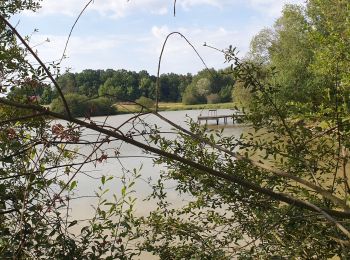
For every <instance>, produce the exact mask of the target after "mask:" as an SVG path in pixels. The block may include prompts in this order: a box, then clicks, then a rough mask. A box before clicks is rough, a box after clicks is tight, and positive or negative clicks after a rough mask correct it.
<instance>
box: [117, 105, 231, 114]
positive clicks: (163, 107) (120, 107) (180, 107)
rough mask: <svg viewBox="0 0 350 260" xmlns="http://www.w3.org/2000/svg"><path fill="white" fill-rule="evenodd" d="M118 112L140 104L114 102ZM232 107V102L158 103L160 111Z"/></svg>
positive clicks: (131, 109)
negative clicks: (196, 103)
mask: <svg viewBox="0 0 350 260" xmlns="http://www.w3.org/2000/svg"><path fill="white" fill-rule="evenodd" d="M115 106H116V108H117V111H118V113H135V112H139V111H140V106H138V105H135V104H125V103H123V104H121V103H117V104H115ZM230 108H234V103H232V102H230V103H218V104H198V105H185V104H182V103H164V102H161V103H159V110H160V111H175V110H195V109H230Z"/></svg>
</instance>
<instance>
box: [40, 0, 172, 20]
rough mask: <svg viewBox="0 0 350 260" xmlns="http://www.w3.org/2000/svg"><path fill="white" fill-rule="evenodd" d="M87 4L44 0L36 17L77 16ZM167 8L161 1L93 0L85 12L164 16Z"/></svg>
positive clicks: (111, 15)
mask: <svg viewBox="0 0 350 260" xmlns="http://www.w3.org/2000/svg"><path fill="white" fill-rule="evenodd" d="M87 3H88V0H45V1H43V2H42V8H41V9H40V10H39V12H38V14H36V15H50V14H63V15H68V16H77V15H78V14H79V12H80V11H81V10H82V9H83V8H84V6H85V5H86V4H87ZM169 8H171V3H170V2H168V1H161V0H141V1H140V0H132V1H127V0H95V1H93V2H92V3H91V4H90V5H89V7H88V9H87V12H89V11H96V12H98V13H99V14H100V15H103V16H108V17H112V18H119V17H124V16H126V15H128V14H130V13H133V12H135V11H144V12H150V13H153V14H159V15H164V14H167V13H168V9H169Z"/></svg>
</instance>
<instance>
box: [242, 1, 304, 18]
mask: <svg viewBox="0 0 350 260" xmlns="http://www.w3.org/2000/svg"><path fill="white" fill-rule="evenodd" d="M245 2H246V4H248V5H249V6H250V7H252V8H254V9H255V10H257V11H259V12H260V13H263V14H266V15H267V16H270V17H278V16H279V15H280V14H281V11H282V8H283V6H284V5H285V4H304V2H305V0H247V1H245Z"/></svg>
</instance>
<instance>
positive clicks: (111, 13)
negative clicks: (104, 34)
mask: <svg viewBox="0 0 350 260" xmlns="http://www.w3.org/2000/svg"><path fill="white" fill-rule="evenodd" d="M87 3H88V0H45V1H43V2H42V8H41V9H40V11H39V12H38V14H34V15H42V14H44V15H49V14H63V15H68V16H77V15H78V14H79V12H80V11H81V10H82V9H83V7H84V6H85V5H86V4H87ZM286 3H296V4H302V3H304V0H182V1H177V5H176V7H177V9H179V8H182V9H184V10H187V11H188V10H190V9H191V8H199V6H201V5H209V6H213V7H216V8H220V9H223V8H227V7H229V6H231V7H232V6H234V5H235V6H238V5H248V6H249V7H251V8H253V9H255V10H257V11H259V12H261V13H263V14H266V15H268V16H271V17H276V16H277V15H278V14H279V13H280V11H281V9H282V7H283V5H284V4H286ZM172 8H173V0H166V1H165V0H130V1H128V0H94V1H93V2H92V3H91V4H90V6H89V7H88V9H87V12H89V11H96V12H98V13H99V14H100V15H102V16H108V17H111V18H120V17H125V16H127V15H130V14H132V13H135V12H139V11H140V12H146V13H152V14H157V15H166V14H169V12H170V10H171V11H172ZM28 14H29V13H28ZM30 14H32V13H30Z"/></svg>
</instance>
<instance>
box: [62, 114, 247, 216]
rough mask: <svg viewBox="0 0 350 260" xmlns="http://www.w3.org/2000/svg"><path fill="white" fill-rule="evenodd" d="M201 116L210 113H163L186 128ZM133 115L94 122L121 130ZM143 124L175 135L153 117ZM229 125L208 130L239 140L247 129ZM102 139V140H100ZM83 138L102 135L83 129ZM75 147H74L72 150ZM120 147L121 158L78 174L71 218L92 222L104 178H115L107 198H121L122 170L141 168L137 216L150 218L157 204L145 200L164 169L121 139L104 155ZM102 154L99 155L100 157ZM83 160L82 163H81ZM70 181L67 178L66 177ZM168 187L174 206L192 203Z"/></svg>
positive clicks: (84, 147) (84, 149)
mask: <svg viewBox="0 0 350 260" xmlns="http://www.w3.org/2000/svg"><path fill="white" fill-rule="evenodd" d="M200 114H202V115H207V114H208V111H207V110H186V111H168V112H161V115H163V116H164V117H166V118H167V119H169V120H171V121H172V122H174V123H176V124H178V125H180V126H182V127H184V128H188V126H187V123H186V121H188V120H189V118H192V119H193V120H195V121H196V120H197V117H198V116H199V115H200ZM217 114H218V115H228V114H232V110H227V109H220V110H218V111H217ZM132 116H133V115H132V114H127V115H115V116H111V117H108V118H106V117H94V118H93V120H94V121H95V122H96V123H101V124H102V123H105V124H106V125H109V126H113V127H118V126H120V125H122V124H124V123H125V122H126V121H127V120H128V119H130V118H131V117H132ZM141 118H142V120H144V122H146V123H147V124H150V125H152V126H153V125H157V126H158V127H159V128H160V129H161V130H162V131H164V132H166V133H165V134H164V135H165V136H166V137H167V138H174V137H175V134H173V133H171V132H174V131H173V127H172V126H170V125H169V124H167V123H166V122H164V121H162V120H161V119H159V118H158V117H156V116H154V115H145V116H142V117H141ZM228 121H229V122H228V124H227V125H224V121H223V119H221V121H220V122H219V125H216V121H214V120H213V121H210V122H208V124H209V125H208V127H209V128H223V129H224V130H223V131H224V132H223V134H224V135H226V136H232V135H234V136H236V137H238V136H239V135H240V134H241V133H242V131H243V129H244V127H242V126H240V125H233V124H232V121H231V120H228ZM132 128H135V129H141V124H137V123H136V125H134V124H131V123H127V124H125V125H124V126H123V127H122V128H121V131H123V132H124V133H126V132H127V131H128V130H130V129H132ZM100 138H101V137H100ZM142 138H143V137H136V138H135V139H137V140H140V141H141V140H142ZM82 139H83V140H86V141H96V140H98V139H99V135H98V134H97V133H95V132H93V131H91V130H84V131H83V135H82ZM71 148H73V147H71ZM116 148H118V151H119V152H120V154H119V155H118V157H119V158H108V159H107V160H106V161H103V162H102V163H96V164H93V163H90V164H87V165H85V166H84V167H83V168H82V172H81V173H79V174H78V175H77V178H76V180H77V181H78V186H77V190H76V191H75V196H76V197H81V196H82V197H83V198H79V199H76V200H72V201H71V205H70V206H71V210H70V215H71V216H72V217H73V218H74V219H79V220H85V219H89V218H91V217H92V216H93V214H94V210H93V208H92V205H96V202H97V201H96V199H95V198H93V197H91V196H94V193H95V191H96V190H97V189H98V187H99V186H100V185H101V180H100V178H101V176H102V175H105V176H107V177H108V176H114V177H115V178H114V179H113V180H112V181H110V182H108V184H107V185H106V186H105V187H104V188H108V189H109V190H110V191H109V192H108V194H107V198H111V195H112V194H113V193H115V194H117V196H120V194H121V188H122V182H121V180H120V179H118V178H119V177H120V176H122V175H123V169H124V170H125V169H128V170H133V169H134V168H139V167H140V166H141V165H142V169H141V171H140V173H141V178H140V179H138V181H137V182H136V184H135V187H134V188H135V191H136V192H135V193H134V194H133V196H135V197H136V198H137V202H136V213H137V215H148V212H150V210H152V209H154V208H155V205H154V203H153V202H150V201H144V198H146V197H147V196H148V195H149V194H150V192H151V190H152V189H151V187H150V185H149V183H148V181H149V180H150V179H152V181H153V182H154V181H155V180H157V179H158V177H159V173H160V171H161V170H164V169H162V167H161V166H158V165H157V166H155V165H154V164H153V161H152V158H146V157H145V156H148V157H150V156H151V155H149V154H147V155H145V154H144V153H143V152H142V151H141V150H140V149H139V148H138V147H135V146H132V145H129V144H126V143H123V142H121V141H119V140H115V141H111V142H110V143H108V144H104V145H103V146H102V147H101V149H103V150H104V151H105V154H107V155H108V156H113V155H114V154H115V152H114V149H116ZM92 149H93V146H91V145H81V146H79V148H78V150H79V152H80V153H82V154H84V155H89V154H90V153H91V151H92ZM100 154H101V152H99V155H100ZM80 161H81V160H80ZM65 178H67V179H68V176H67V177H65ZM167 185H168V187H169V190H168V191H170V192H169V194H168V195H169V196H168V199H169V200H170V202H172V203H173V204H174V206H180V205H181V204H182V203H183V201H186V200H189V199H190V197H189V196H186V195H182V196H179V194H177V192H175V191H174V189H172V187H173V186H174V185H175V183H174V182H168V183H167Z"/></svg>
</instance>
